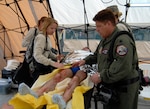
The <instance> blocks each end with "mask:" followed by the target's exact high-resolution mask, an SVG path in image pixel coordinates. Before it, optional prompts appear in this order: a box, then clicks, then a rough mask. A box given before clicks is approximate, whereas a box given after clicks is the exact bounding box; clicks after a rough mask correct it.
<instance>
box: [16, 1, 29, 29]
mask: <svg viewBox="0 0 150 109" xmlns="http://www.w3.org/2000/svg"><path fill="white" fill-rule="evenodd" d="M14 1H15V3H16V4H17V7H18V9H19V11H20V13H21V15H22V17H23V19H24V21H25V23H26V24H27V28H28V30H29V29H30V27H29V24H28V22H27V20H26V18H25V17H24V15H23V13H22V10H21V9H20V6H19V4H18V2H17V0H14Z"/></svg>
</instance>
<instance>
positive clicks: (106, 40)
mask: <svg viewBox="0 0 150 109" xmlns="http://www.w3.org/2000/svg"><path fill="white" fill-rule="evenodd" d="M118 31H119V29H118V28H117V27H116V28H115V30H114V32H113V33H112V34H111V35H110V36H109V37H108V38H106V39H104V40H105V41H104V43H103V44H104V45H105V44H107V43H109V42H110V41H111V40H112V39H113V38H114V37H115V35H116V34H117V32H118Z"/></svg>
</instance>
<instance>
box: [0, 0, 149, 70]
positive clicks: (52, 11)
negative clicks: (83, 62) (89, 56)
mask: <svg viewBox="0 0 150 109" xmlns="http://www.w3.org/2000/svg"><path fill="white" fill-rule="evenodd" d="M127 1H128V0H126V1H125V0H1V1H0V13H1V15H0V50H1V51H0V54H1V55H0V59H1V60H2V61H1V60H0V67H1V68H2V67H3V66H4V65H5V59H6V60H7V59H11V58H17V59H19V60H20V57H21V59H23V56H22V54H20V53H19V51H21V50H25V49H26V48H22V46H21V42H22V38H23V37H24V35H25V34H26V33H27V31H28V29H29V28H30V27H33V26H35V25H36V22H37V20H38V19H39V18H40V17H42V16H52V17H54V18H55V19H56V20H58V23H59V25H60V26H61V27H64V28H68V27H73V26H75V25H76V26H80V25H83V27H82V28H83V29H84V28H85V25H86V24H89V25H90V26H91V25H92V26H93V25H94V22H93V21H92V18H93V17H94V15H95V14H96V13H97V12H98V11H100V10H101V9H104V8H106V7H107V6H110V5H114V4H115V5H118V7H119V10H120V11H121V12H123V16H122V18H124V20H126V22H127V23H129V24H130V25H132V26H142V27H148V26H150V14H149V12H150V5H149V4H150V1H149V0H142V1H141V0H130V5H131V6H130V7H128V8H127V7H126V6H125V5H126V4H127ZM138 4H139V6H134V5H138ZM143 5H147V6H143ZM126 12H128V13H127V15H126ZM52 40H53V41H52V42H53V45H54V48H57V45H58V43H55V38H52ZM64 42H65V46H64V47H65V48H64V50H66V51H70V50H75V49H81V48H82V47H84V46H86V44H87V42H86V40H64ZM95 42H96V43H95ZM98 42H99V40H89V43H90V44H89V46H90V48H91V49H92V50H93V51H94V50H95V48H96V46H97V44H98ZM74 45H78V46H74ZM141 45H142V46H141ZM141 47H142V48H141ZM137 48H139V49H138V54H139V57H140V58H149V59H150V56H149V54H150V52H149V48H150V44H149V42H148V41H143V42H137Z"/></svg>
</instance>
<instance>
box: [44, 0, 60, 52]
mask: <svg viewBox="0 0 150 109" xmlns="http://www.w3.org/2000/svg"><path fill="white" fill-rule="evenodd" d="M47 3H48V6H49V10H50V13H51V16H52V18H54V16H53V12H52V10H51V6H50V2H49V0H47ZM55 33H56V44H57V47H58V52H59V54H61V52H60V43H59V37H58V32H57V30H56V32H55Z"/></svg>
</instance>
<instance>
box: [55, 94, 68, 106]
mask: <svg viewBox="0 0 150 109" xmlns="http://www.w3.org/2000/svg"><path fill="white" fill-rule="evenodd" d="M52 101H53V103H55V104H58V105H59V108H60V109H65V108H66V102H65V101H64V100H63V97H62V96H60V95H58V94H54V95H53V97H52Z"/></svg>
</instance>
